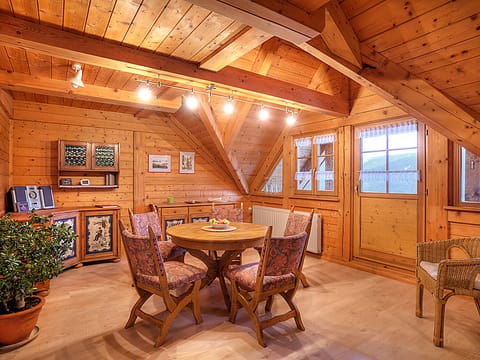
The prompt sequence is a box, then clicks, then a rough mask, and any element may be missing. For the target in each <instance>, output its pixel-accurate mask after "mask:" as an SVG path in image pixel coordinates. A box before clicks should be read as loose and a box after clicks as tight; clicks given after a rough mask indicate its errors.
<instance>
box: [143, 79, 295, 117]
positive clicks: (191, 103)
mask: <svg viewBox="0 0 480 360" xmlns="http://www.w3.org/2000/svg"><path fill="white" fill-rule="evenodd" d="M135 80H136V81H138V82H141V83H143V84H145V85H143V86H141V87H139V88H138V96H139V97H141V96H143V95H144V94H145V95H146V94H147V90H149V91H151V87H152V86H156V87H166V88H171V89H177V90H180V91H185V92H188V94H187V95H185V96H184V97H183V103H184V105H185V106H186V107H187V108H188V109H190V110H196V109H197V108H198V105H199V100H198V98H197V96H196V93H198V94H206V95H207V97H208V102H210V99H211V97H212V96H217V97H221V98H224V99H226V102H225V104H224V106H223V111H224V113H225V114H227V115H231V114H233V112H234V111H235V106H234V103H233V102H234V101H237V102H243V103H246V104H251V105H257V106H260V110H259V111H258V118H259V119H260V120H261V121H265V120H267V119H268V118H269V117H270V112H269V110H270V109H273V110H280V111H285V113H286V114H287V123H288V124H289V125H292V124H294V123H295V122H296V119H297V115H298V111H296V110H295V109H292V110H289V109H288V108H286V107H285V108H280V107H276V106H272V105H264V104H260V103H258V102H256V101H251V100H247V99H239V98H234V97H233V96H232V95H223V94H216V93H214V92H213V91H214V90H216V86H215V85H214V84H209V85H207V86H206V87H205V89H206V90H195V89H194V88H186V87H182V86H177V85H169V84H164V83H161V82H160V81H151V80H143V79H135ZM146 89H147V90H146ZM142 100H144V101H147V100H148V99H146V98H142ZM290 105H291V104H290Z"/></svg>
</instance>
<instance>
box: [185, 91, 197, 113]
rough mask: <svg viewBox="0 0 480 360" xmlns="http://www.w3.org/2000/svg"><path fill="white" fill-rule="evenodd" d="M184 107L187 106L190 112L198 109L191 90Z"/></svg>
mask: <svg viewBox="0 0 480 360" xmlns="http://www.w3.org/2000/svg"><path fill="white" fill-rule="evenodd" d="M185 105H187V108H189V109H190V110H195V109H197V108H198V99H197V98H196V96H195V93H194V90H193V89H192V92H191V93H190V94H188V95H187V97H186V98H185Z"/></svg>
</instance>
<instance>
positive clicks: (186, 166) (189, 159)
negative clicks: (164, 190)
mask: <svg viewBox="0 0 480 360" xmlns="http://www.w3.org/2000/svg"><path fill="white" fill-rule="evenodd" d="M194 172H195V153H194V152H183V151H180V173H181V174H193V173H194Z"/></svg>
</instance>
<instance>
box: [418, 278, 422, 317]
mask: <svg viewBox="0 0 480 360" xmlns="http://www.w3.org/2000/svg"><path fill="white" fill-rule="evenodd" d="M416 315H417V317H419V318H421V317H423V284H422V283H420V281H417V306H416Z"/></svg>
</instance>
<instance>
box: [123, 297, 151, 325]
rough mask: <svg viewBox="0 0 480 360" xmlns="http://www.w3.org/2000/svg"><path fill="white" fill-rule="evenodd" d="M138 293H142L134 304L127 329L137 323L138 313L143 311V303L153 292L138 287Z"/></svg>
mask: <svg viewBox="0 0 480 360" xmlns="http://www.w3.org/2000/svg"><path fill="white" fill-rule="evenodd" d="M137 291H138V294H139V295H140V298H139V299H138V300H137V302H136V303H135V305H133V308H132V311H130V316H129V318H128V321H127V323H126V324H125V329H128V328H130V327H132V326H133V324H135V320H137V314H138V312H140V311H142V310H141V308H142V306H143V304H145V302H146V301H147V300H148V299H149V298H150V296H152V295H153V294H152V293H149V292H146V291H143V290H141V289H137Z"/></svg>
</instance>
